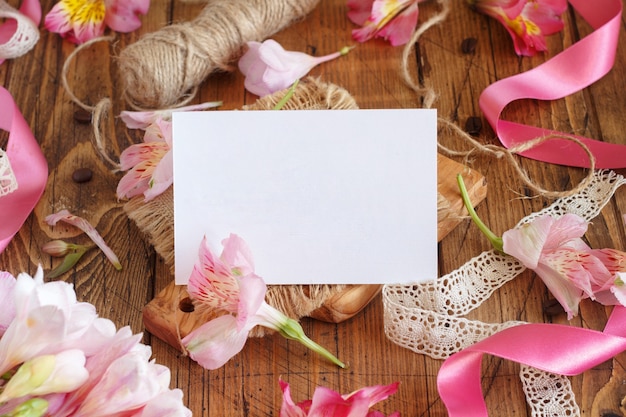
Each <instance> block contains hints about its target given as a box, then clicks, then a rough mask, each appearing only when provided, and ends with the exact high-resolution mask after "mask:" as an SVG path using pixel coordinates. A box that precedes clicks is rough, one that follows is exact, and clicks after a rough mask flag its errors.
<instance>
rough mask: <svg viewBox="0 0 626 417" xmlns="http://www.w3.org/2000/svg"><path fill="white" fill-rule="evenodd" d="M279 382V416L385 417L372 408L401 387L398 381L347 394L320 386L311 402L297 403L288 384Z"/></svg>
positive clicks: (397, 413) (397, 414) (394, 414)
mask: <svg viewBox="0 0 626 417" xmlns="http://www.w3.org/2000/svg"><path fill="white" fill-rule="evenodd" d="M279 383H280V388H281V390H282V391H283V403H282V406H281V408H280V417H324V416H333V417H384V416H385V415H384V414H382V413H381V412H379V411H369V409H370V407H372V406H373V405H374V404H376V403H378V402H380V401H383V400H385V399H387V398H388V397H389V396H391V395H393V394H395V393H396V391H398V385H399V383H398V382H394V383H392V384H390V385H375V386H372V387H365V388H361V389H360V390H358V391H354V392H352V393H350V394H344V395H341V394H339V393H338V392H335V391H333V390H331V389H328V388H325V387H317V388H316V389H315V392H314V393H313V398H312V399H310V400H306V401H302V402H300V403H298V404H295V403H294V402H293V400H292V399H291V390H290V389H289V384H288V383H286V382H285V381H283V380H282V379H281V380H279ZM389 417H400V413H399V412H395V413H393V414H390V415H389Z"/></svg>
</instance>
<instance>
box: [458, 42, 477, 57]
mask: <svg viewBox="0 0 626 417" xmlns="http://www.w3.org/2000/svg"><path fill="white" fill-rule="evenodd" d="M477 43H478V39H476V38H465V39H463V42H461V52H463V53H464V54H473V53H474V52H475V51H476V44H477Z"/></svg>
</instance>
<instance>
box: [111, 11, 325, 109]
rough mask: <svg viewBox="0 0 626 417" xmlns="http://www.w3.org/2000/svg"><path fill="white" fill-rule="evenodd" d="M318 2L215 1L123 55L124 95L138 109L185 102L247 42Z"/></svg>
mask: <svg viewBox="0 0 626 417" xmlns="http://www.w3.org/2000/svg"><path fill="white" fill-rule="evenodd" d="M318 3H319V0H211V1H210V2H209V3H208V4H207V5H206V6H205V7H204V9H203V10H202V12H201V13H200V14H199V15H198V17H197V18H196V19H194V20H192V21H190V22H183V23H178V24H174V25H170V26H166V27H164V28H162V29H160V30H158V31H156V32H153V33H149V34H147V35H145V36H143V37H142V38H141V39H139V40H138V41H137V42H135V43H134V44H131V45H129V46H128V47H126V48H125V49H124V50H122V52H121V53H120V56H119V68H120V75H121V78H122V82H123V84H124V94H125V96H126V99H127V101H128V102H129V104H130V105H131V106H133V107H137V108H142V109H160V108H167V107H172V106H174V105H181V104H183V103H186V102H187V101H189V100H190V99H191V98H193V96H194V94H195V90H196V89H197V87H198V86H199V85H200V84H201V83H202V82H203V81H204V80H205V79H206V77H207V76H208V75H209V74H211V73H212V72H214V71H216V70H228V69H229V64H230V63H231V62H232V61H233V59H234V58H236V57H237V56H238V55H240V54H241V50H242V48H243V46H244V45H245V43H246V42H249V41H262V40H265V39H266V38H268V37H270V36H271V35H272V34H274V33H276V32H278V31H280V30H281V29H283V28H285V27H287V26H288V25H290V24H291V23H293V22H294V21H296V20H298V19H301V18H303V17H304V16H305V15H306V14H307V13H309V12H310V11H312V10H313V9H314V8H315V7H316V6H317V4H318Z"/></svg>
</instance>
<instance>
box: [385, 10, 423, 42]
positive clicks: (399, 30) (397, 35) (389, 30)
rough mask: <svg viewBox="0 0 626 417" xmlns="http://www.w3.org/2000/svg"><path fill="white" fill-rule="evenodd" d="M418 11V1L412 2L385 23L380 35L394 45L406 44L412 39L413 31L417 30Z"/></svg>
mask: <svg viewBox="0 0 626 417" xmlns="http://www.w3.org/2000/svg"><path fill="white" fill-rule="evenodd" d="M418 12H419V9H418V8H417V3H413V4H411V5H410V6H409V7H407V8H406V9H405V10H404V11H402V13H400V14H399V15H398V16H397V17H396V18H394V19H393V20H392V21H391V22H389V23H388V24H387V25H385V26H384V27H383V28H382V29H381V30H380V31H379V32H378V36H379V37H382V38H383V39H385V40H389V43H391V45H392V46H398V45H404V44H405V43H407V42H408V41H409V40H410V39H411V36H412V35H413V31H415V27H416V26H417V17H418Z"/></svg>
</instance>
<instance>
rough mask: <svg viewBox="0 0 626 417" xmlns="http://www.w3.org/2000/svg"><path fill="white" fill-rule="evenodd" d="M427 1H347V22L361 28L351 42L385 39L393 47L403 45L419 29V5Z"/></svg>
mask: <svg viewBox="0 0 626 417" xmlns="http://www.w3.org/2000/svg"><path fill="white" fill-rule="evenodd" d="M422 1H424V0H348V9H349V10H348V18H349V19H350V20H351V21H352V22H353V23H355V24H357V25H360V26H362V27H361V28H359V29H354V30H353V31H352V38H353V39H354V40H356V41H358V42H365V41H368V40H370V39H372V38H383V39H385V40H388V41H389V43H391V45H393V46H398V45H404V44H405V43H407V42H408V41H409V39H411V36H412V35H413V31H415V27H416V26H417V17H418V14H419V9H418V7H417V4H418V3H421V2H422Z"/></svg>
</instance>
